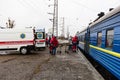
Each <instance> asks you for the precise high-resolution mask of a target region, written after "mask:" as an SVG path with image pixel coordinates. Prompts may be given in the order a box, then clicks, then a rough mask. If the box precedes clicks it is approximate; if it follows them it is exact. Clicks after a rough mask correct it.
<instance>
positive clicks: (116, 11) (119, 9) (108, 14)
mask: <svg viewBox="0 0 120 80" xmlns="http://www.w3.org/2000/svg"><path fill="white" fill-rule="evenodd" d="M119 12H120V6H118V7H117V8H115V9H113V10H112V11H109V12H108V13H107V14H105V15H104V16H103V17H101V18H100V19H98V20H97V21H95V22H92V24H90V26H89V27H92V26H94V25H95V24H98V23H99V22H101V21H103V20H105V19H107V18H109V17H111V16H112V15H114V14H116V13H119Z"/></svg>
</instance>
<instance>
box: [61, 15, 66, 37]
mask: <svg viewBox="0 0 120 80" xmlns="http://www.w3.org/2000/svg"><path fill="white" fill-rule="evenodd" d="M60 28H61V37H63V38H64V37H65V20H64V17H62V18H61V19H60Z"/></svg>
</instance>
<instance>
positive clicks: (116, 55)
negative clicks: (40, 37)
mask: <svg viewBox="0 0 120 80" xmlns="http://www.w3.org/2000/svg"><path fill="white" fill-rule="evenodd" d="M89 46H90V47H91V48H94V49H97V50H99V51H102V52H105V53H107V54H110V55H113V56H115V57H118V58H120V53H117V52H113V51H109V50H106V49H102V48H99V47H96V46H93V45H89Z"/></svg>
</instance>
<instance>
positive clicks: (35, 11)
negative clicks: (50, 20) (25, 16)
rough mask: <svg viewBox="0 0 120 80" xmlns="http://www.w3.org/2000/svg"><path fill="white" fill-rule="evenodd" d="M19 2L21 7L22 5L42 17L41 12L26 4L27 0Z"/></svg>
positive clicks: (19, 0)
mask: <svg viewBox="0 0 120 80" xmlns="http://www.w3.org/2000/svg"><path fill="white" fill-rule="evenodd" d="M17 1H18V2H19V4H20V5H22V6H23V7H25V8H26V9H27V10H29V11H31V12H34V13H36V14H37V15H40V14H41V13H40V12H39V11H37V10H36V8H35V7H34V6H33V5H31V4H30V3H28V2H26V0H24V1H23V0H17Z"/></svg>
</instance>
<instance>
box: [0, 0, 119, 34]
mask: <svg viewBox="0 0 120 80" xmlns="http://www.w3.org/2000/svg"><path fill="white" fill-rule="evenodd" d="M58 2H59V4H58V5H59V16H58V18H59V19H60V18H61V17H64V18H65V28H67V27H69V31H70V34H72V35H73V34H74V33H76V32H77V31H81V30H83V29H84V28H85V27H87V25H88V23H89V22H90V21H93V20H95V19H96V18H97V14H98V13H99V12H105V13H107V12H108V10H109V8H115V7H117V6H119V5H120V0H58ZM49 4H53V0H51V1H49V0H0V26H3V27H4V26H5V23H6V21H7V19H8V18H10V19H12V20H15V24H16V26H15V27H29V26H37V27H45V28H46V31H48V29H49V28H52V22H51V21H50V20H49V19H50V18H52V15H49V14H47V13H48V12H53V6H51V7H48V5H49ZM59 21H60V20H59ZM58 24H60V22H58Z"/></svg>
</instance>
